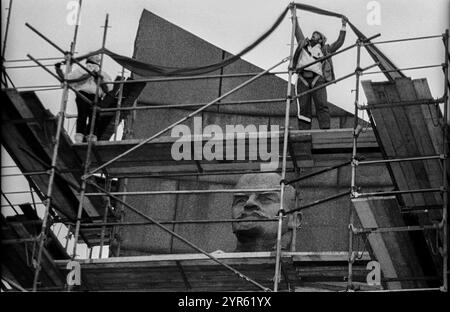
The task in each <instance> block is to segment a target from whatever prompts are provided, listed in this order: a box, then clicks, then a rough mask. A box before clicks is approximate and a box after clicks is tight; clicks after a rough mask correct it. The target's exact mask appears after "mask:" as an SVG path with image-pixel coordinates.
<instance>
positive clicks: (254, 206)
mask: <svg viewBox="0 0 450 312" xmlns="http://www.w3.org/2000/svg"><path fill="white" fill-rule="evenodd" d="M260 209H261V207H259V205H258V203H257V202H256V201H255V195H251V196H250V197H249V198H248V200H247V202H246V203H245V206H244V210H249V211H253V210H260Z"/></svg>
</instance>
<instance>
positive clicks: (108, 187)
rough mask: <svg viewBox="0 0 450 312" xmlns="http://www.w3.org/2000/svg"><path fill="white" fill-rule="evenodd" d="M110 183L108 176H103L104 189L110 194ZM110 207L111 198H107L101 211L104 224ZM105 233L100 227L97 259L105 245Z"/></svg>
mask: <svg viewBox="0 0 450 312" xmlns="http://www.w3.org/2000/svg"><path fill="white" fill-rule="evenodd" d="M111 183H112V180H111V178H110V177H109V176H105V189H106V190H107V191H108V192H110V191H111ZM110 207H111V198H110V197H109V196H108V197H107V199H106V203H105V210H104V211H103V223H106V222H107V221H108V212H109V209H110ZM105 232H106V226H104V225H103V226H102V230H101V232H100V251H99V256H98V257H99V258H100V259H101V258H102V256H103V246H104V244H105Z"/></svg>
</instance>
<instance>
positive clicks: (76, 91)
mask: <svg viewBox="0 0 450 312" xmlns="http://www.w3.org/2000/svg"><path fill="white" fill-rule="evenodd" d="M27 56H28V57H29V58H30V59H31V60H32V61H34V62H35V63H36V64H38V65H39V66H40V67H41V68H43V69H44V70H45V71H46V72H47V73H49V74H50V75H52V76H53V77H54V78H55V79H56V80H58V81H60V82H63V81H62V79H61V78H59V77H58V76H57V75H55V74H54V73H52V72H51V71H50V70H49V69H48V68H47V67H45V66H44V65H42V64H41V63H40V62H39V61H38V60H36V59H35V58H34V57H32V56H31V55H30V54H27ZM67 87H68V88H69V89H70V90H72V91H73V92H75V93H76V94H77V95H78V96H79V97H81V98H82V99H83V101H85V102H86V103H89V104H91V105H94V103H93V102H92V101H91V100H89V99H88V98H87V97H85V96H84V95H83V94H81V93H80V92H78V90H75V89H74V88H73V87H72V86H71V85H70V84H67Z"/></svg>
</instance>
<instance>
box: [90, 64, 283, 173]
mask: <svg viewBox="0 0 450 312" xmlns="http://www.w3.org/2000/svg"><path fill="white" fill-rule="evenodd" d="M289 59H290V58H289V57H286V58H284V59H283V60H281V61H280V62H278V63H277V64H275V65H273V66H272V67H270V68H269V69H266V70H265V71H263V72H261V73H260V74H258V75H256V76H255V77H252V78H251V79H249V80H247V81H245V82H243V83H241V84H240V85H238V86H237V87H235V88H233V89H232V90H230V91H228V92H226V93H225V94H223V95H221V96H219V97H218V98H216V99H215V100H213V101H211V102H209V103H208V104H206V105H204V106H202V107H201V108H199V109H197V110H195V111H193V112H192V113H190V114H189V115H187V116H186V117H183V118H181V119H180V120H178V121H176V122H174V123H173V124H171V125H170V126H167V127H166V128H164V129H162V130H161V131H159V132H157V133H155V134H154V135H152V136H151V137H149V138H147V139H145V140H143V141H142V142H141V143H139V144H138V145H135V146H133V147H132V148H130V149H129V150H127V151H125V152H123V153H121V154H119V155H117V156H116V157H114V158H113V159H111V160H109V161H107V162H106V163H104V164H103V165H101V166H99V167H97V168H95V169H93V170H92V171H90V172H89V173H88V174H86V175H83V176H82V179H87V178H88V177H90V176H92V175H93V174H94V173H96V172H98V171H100V170H102V169H103V168H105V167H107V166H109V165H110V164H112V163H113V162H115V161H117V160H118V159H120V158H122V157H124V156H126V155H128V154H130V153H131V152H133V151H134V150H136V149H138V148H140V147H142V146H143V145H145V144H147V143H148V142H150V141H152V140H154V139H156V138H157V137H159V136H161V135H162V134H164V133H165V132H167V131H168V130H170V129H172V128H174V127H175V126H177V125H179V124H181V123H183V122H185V121H186V120H188V119H190V118H191V117H193V116H195V115H197V114H198V113H200V112H202V111H204V110H205V109H207V108H208V107H210V106H211V105H214V104H215V103H217V102H219V101H221V100H222V99H224V98H226V97H227V96H229V95H231V94H233V93H235V92H236V91H238V90H240V89H242V88H243V87H245V86H247V85H248V84H250V83H252V82H253V81H255V80H257V79H258V78H260V77H262V76H263V75H264V74H265V73H268V72H269V71H271V70H272V69H274V68H275V67H277V66H279V65H281V64H283V63H285V62H287V61H288V60H289Z"/></svg>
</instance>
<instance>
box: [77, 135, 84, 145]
mask: <svg viewBox="0 0 450 312" xmlns="http://www.w3.org/2000/svg"><path fill="white" fill-rule="evenodd" d="M83 138H84V135H83V134H82V133H75V143H83Z"/></svg>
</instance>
